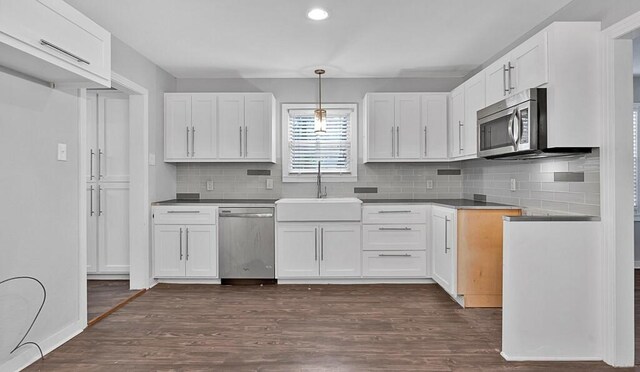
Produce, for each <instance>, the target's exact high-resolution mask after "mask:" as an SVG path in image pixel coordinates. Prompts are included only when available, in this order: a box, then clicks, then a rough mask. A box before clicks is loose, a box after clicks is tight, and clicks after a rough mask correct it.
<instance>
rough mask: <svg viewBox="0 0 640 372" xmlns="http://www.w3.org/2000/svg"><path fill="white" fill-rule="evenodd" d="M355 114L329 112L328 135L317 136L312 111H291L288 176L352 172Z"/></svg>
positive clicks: (348, 111) (351, 112)
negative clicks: (353, 121)
mask: <svg viewBox="0 0 640 372" xmlns="http://www.w3.org/2000/svg"><path fill="white" fill-rule="evenodd" d="M352 114H353V111H352V110H345V109H333V110H332V109H327V125H326V127H327V131H326V133H315V132H314V129H315V123H314V116H313V110H289V131H288V132H289V138H288V141H289V169H288V171H289V174H304V173H316V172H317V170H318V162H319V161H320V162H321V171H322V173H339V174H341V173H351V172H352V169H351V167H352V161H351V156H352V155H351V152H352V138H351V136H352V134H351V133H352V131H351V125H352V123H351V118H352Z"/></svg>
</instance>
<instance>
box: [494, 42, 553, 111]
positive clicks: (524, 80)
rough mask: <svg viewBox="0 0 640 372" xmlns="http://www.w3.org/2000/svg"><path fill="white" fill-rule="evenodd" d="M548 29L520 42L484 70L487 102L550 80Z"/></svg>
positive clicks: (501, 98) (496, 100)
mask: <svg viewBox="0 0 640 372" xmlns="http://www.w3.org/2000/svg"><path fill="white" fill-rule="evenodd" d="M547 54H548V51H547V30H544V31H542V32H540V33H538V34H536V35H535V36H533V37H532V38H530V39H528V40H527V41H525V42H524V43H522V44H520V45H519V46H517V47H516V48H515V49H513V50H512V51H511V52H509V54H507V55H506V56H504V57H502V58H500V59H499V60H498V61H496V62H494V63H493V64H491V65H490V66H489V67H487V68H486V69H485V70H484V74H485V78H486V101H487V102H486V105H487V106H488V105H491V104H494V103H496V102H498V101H500V100H503V99H505V98H506V97H509V96H511V95H512V94H515V93H518V92H520V91H522V90H525V89H529V88H536V87H539V86H541V85H543V84H546V83H547V82H548V69H549V60H548V58H547Z"/></svg>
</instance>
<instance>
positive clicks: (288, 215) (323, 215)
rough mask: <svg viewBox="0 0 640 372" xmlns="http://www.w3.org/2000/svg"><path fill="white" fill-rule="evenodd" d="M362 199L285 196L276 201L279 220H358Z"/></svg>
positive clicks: (360, 214)
mask: <svg viewBox="0 0 640 372" xmlns="http://www.w3.org/2000/svg"><path fill="white" fill-rule="evenodd" d="M361 205H362V200H360V199H357V198H325V199H311V198H287V199H280V200H278V201H277V202H276V218H277V220H278V221H280V222H295V221H360V219H361V216H362V213H361Z"/></svg>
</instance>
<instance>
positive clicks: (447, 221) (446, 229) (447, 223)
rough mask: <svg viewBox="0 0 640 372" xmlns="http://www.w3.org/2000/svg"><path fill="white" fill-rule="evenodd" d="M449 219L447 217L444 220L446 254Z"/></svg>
mask: <svg viewBox="0 0 640 372" xmlns="http://www.w3.org/2000/svg"><path fill="white" fill-rule="evenodd" d="M449 249H451V248H449V219H448V218H447V217H445V218H444V253H445V254H446V253H447V252H448V251H449Z"/></svg>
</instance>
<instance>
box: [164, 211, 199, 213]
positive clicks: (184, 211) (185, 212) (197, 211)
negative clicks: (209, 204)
mask: <svg viewBox="0 0 640 372" xmlns="http://www.w3.org/2000/svg"><path fill="white" fill-rule="evenodd" d="M167 213H200V211H167Z"/></svg>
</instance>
